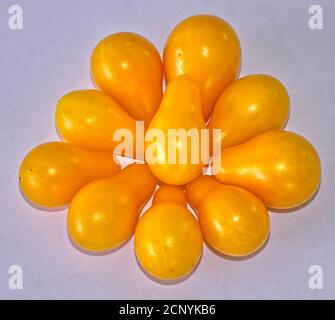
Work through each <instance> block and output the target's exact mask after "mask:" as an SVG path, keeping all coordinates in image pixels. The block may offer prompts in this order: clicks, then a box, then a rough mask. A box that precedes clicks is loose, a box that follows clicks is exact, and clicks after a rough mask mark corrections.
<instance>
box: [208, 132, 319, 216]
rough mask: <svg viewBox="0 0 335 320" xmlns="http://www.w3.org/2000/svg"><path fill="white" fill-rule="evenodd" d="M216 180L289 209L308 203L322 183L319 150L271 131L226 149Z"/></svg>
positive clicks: (289, 134) (290, 134)
mask: <svg viewBox="0 0 335 320" xmlns="http://www.w3.org/2000/svg"><path fill="white" fill-rule="evenodd" d="M220 160H221V161H217V160H214V163H216V164H217V163H219V162H220V163H221V164H220V165H219V168H216V167H215V168H214V167H213V168H214V171H215V178H217V179H218V180H219V181H220V182H222V183H224V184H229V185H236V186H240V187H242V188H245V189H247V190H249V191H251V192H253V193H254V194H255V195H257V196H258V197H259V198H260V199H262V200H263V202H264V203H265V204H266V205H267V206H268V207H271V208H275V209H290V208H294V207H296V206H299V205H301V204H303V203H305V202H306V201H308V200H309V199H310V198H311V197H312V196H313V195H314V194H315V192H316V191H317V189H318V187H319V184H320V180H321V163H320V158H319V156H318V153H317V151H316V150H315V148H314V147H313V146H312V144H311V143H309V142H308V141H307V140H306V139H305V138H303V137H301V136H299V135H298V134H296V133H293V132H288V131H269V132H266V133H263V134H260V135H258V136H256V137H254V138H253V139H251V140H248V141H247V142H245V143H243V144H240V145H238V146H235V147H231V148H226V149H223V150H222V152H221V159H220Z"/></svg>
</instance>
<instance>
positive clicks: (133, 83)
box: [91, 32, 163, 123]
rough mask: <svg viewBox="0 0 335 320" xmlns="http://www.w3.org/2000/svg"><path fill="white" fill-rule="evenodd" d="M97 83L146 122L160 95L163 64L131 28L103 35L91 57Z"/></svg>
mask: <svg viewBox="0 0 335 320" xmlns="http://www.w3.org/2000/svg"><path fill="white" fill-rule="evenodd" d="M91 72H92V76H93V79H94V81H95V83H96V85H97V86H98V87H99V88H100V89H102V90H103V91H104V92H106V93H107V94H109V95H110V96H111V97H112V98H113V99H114V100H115V101H116V102H117V103H119V104H120V105H121V106H122V107H123V108H124V109H125V110H126V111H127V113H128V114H129V115H130V116H132V117H133V118H134V119H136V120H144V121H145V122H147V123H148V122H149V121H150V120H151V118H152V117H153V115H154V114H155V112H156V110H157V108H158V106H159V103H160V100H161V98H162V81H163V66H162V61H161V58H160V55H159V53H158V51H157V49H156V48H155V47H154V46H153V44H152V43H151V42H150V41H149V40H147V39H146V38H144V37H142V36H140V35H138V34H135V33H130V32H120V33H115V34H112V35H110V36H108V37H106V38H105V39H103V40H102V41H101V42H100V43H99V44H98V45H97V46H96V48H95V49H94V51H93V54H92V57H91Z"/></svg>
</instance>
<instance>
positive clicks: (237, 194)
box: [199, 186, 270, 257]
mask: <svg viewBox="0 0 335 320" xmlns="http://www.w3.org/2000/svg"><path fill="white" fill-rule="evenodd" d="M199 222H200V226H201V230H202V232H203V235H204V237H205V240H206V242H207V243H208V244H209V245H210V246H211V247H212V248H214V249H215V250H217V251H219V252H220V253H222V254H226V255H229V256H235V257H244V256H248V255H250V254H253V253H255V252H256V251H257V250H258V249H260V248H261V247H262V246H263V244H264V243H265V241H266V239H267V238H268V236H269V231H270V222H269V215H268V212H267V209H266V207H265V206H264V204H263V203H262V202H261V200H259V199H258V198H257V197H256V196H254V195H253V194H252V193H251V192H249V191H247V190H244V189H241V188H238V187H233V186H222V187H219V188H217V189H215V190H213V191H212V192H210V193H209V194H208V195H207V197H206V200H204V202H203V203H202V205H201V206H200V208H199Z"/></svg>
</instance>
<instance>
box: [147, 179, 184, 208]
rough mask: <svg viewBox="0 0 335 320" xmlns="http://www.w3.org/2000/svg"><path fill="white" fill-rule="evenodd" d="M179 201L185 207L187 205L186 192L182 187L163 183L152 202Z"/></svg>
mask: <svg viewBox="0 0 335 320" xmlns="http://www.w3.org/2000/svg"><path fill="white" fill-rule="evenodd" d="M171 201H173V202H174V203H178V204H180V205H181V206H183V207H185V208H186V207H187V200H186V194H185V192H184V190H183V188H182V187H179V186H171V185H168V184H162V185H160V186H159V189H158V190H157V191H156V192H155V195H154V197H153V200H152V203H153V205H154V204H156V203H162V202H171Z"/></svg>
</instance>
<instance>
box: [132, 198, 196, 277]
mask: <svg viewBox="0 0 335 320" xmlns="http://www.w3.org/2000/svg"><path fill="white" fill-rule="evenodd" d="M202 242H203V240H202V234H201V230H200V227H199V224H198V222H197V220H196V219H195V218H194V216H193V215H192V213H191V212H190V211H188V210H187V209H186V208H185V207H184V206H182V205H180V204H178V203H173V202H169V203H168V202H162V203H156V204H155V205H153V206H152V207H151V208H150V209H149V210H148V211H147V212H146V213H144V215H143V216H142V217H141V219H140V221H139V223H138V225H137V227H136V231H135V253H136V256H137V259H138V261H139V263H140V265H141V266H142V267H143V268H144V270H145V271H146V272H148V273H149V274H150V275H151V276H153V277H154V278H157V279H160V280H167V281H172V280H179V279H181V278H184V277H185V276H187V275H188V274H190V273H191V272H192V270H194V268H195V267H196V265H197V264H198V262H199V260H200V258H201V254H202Z"/></svg>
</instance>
